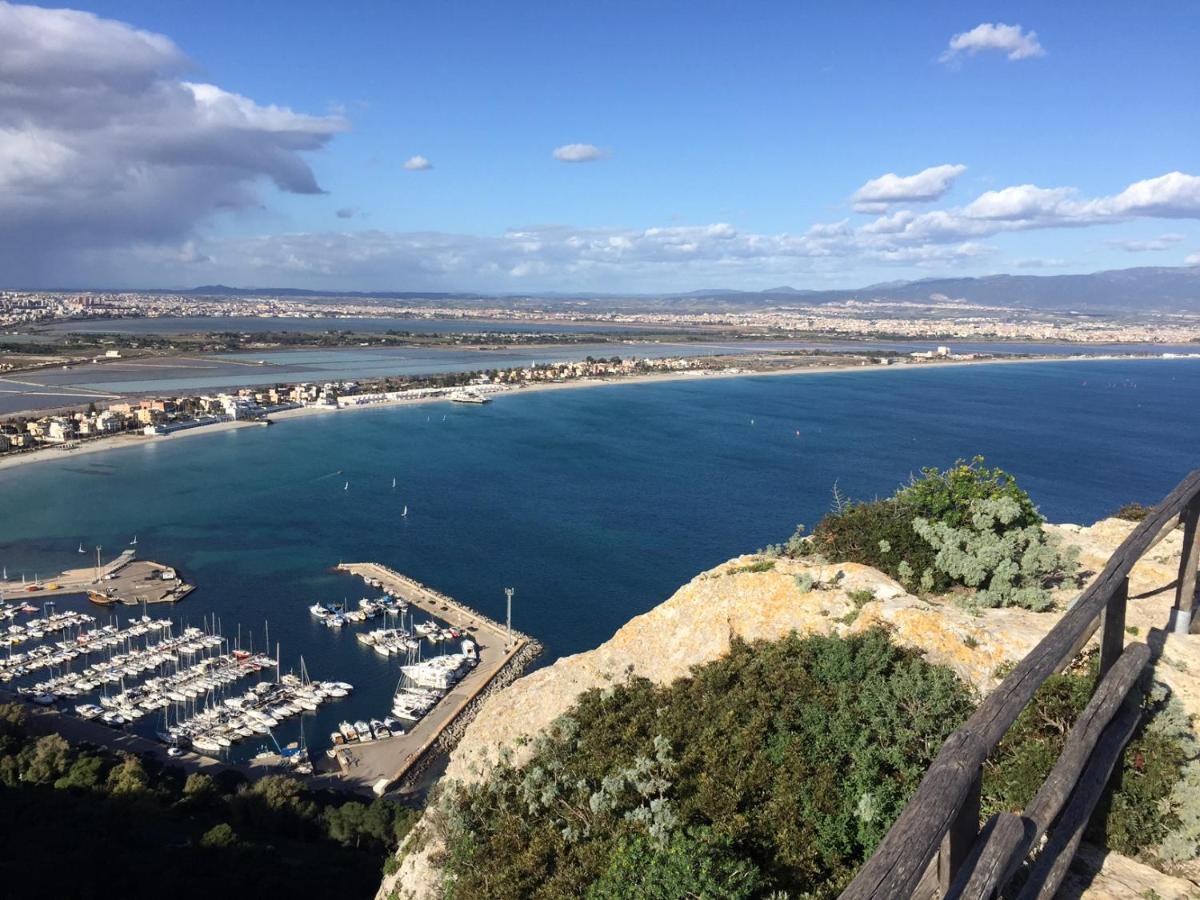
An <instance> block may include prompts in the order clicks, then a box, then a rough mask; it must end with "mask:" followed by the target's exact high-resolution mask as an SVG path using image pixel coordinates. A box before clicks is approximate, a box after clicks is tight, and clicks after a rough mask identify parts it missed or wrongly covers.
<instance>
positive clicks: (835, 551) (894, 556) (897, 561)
mask: <svg viewBox="0 0 1200 900" xmlns="http://www.w3.org/2000/svg"><path fill="white" fill-rule="evenodd" d="M915 517H916V512H915V511H914V510H913V509H912V508H910V507H908V506H906V505H905V504H903V503H901V502H900V501H899V500H898V499H896V498H892V499H888V500H874V501H869V502H866V503H852V504H848V505H846V506H844V507H843V508H842V509H841V510H839V511H835V512H831V513H829V514H828V515H827V516H825V517H824V518H823V519H821V521H820V522H818V523H817V527H816V528H814V529H813V535H812V540H811V541H810V542H808V543H807V544H806V545H805V546H806V548H807V549H808V550H809V551H810V552H813V553H816V554H818V555H820V556H821V557H823V558H825V559H828V560H834V561H837V562H856V563H862V564H863V565H865V566H871V568H873V569H878V570H879V571H880V572H883V573H884V574H885V575H890V576H891V577H892V578H895V579H896V580H897V581H901V582H907V583H908V584H909V586H910V587H915V585H914V584H913V583H912V573H914V572H926V571H929V572H933V571H934V564H935V558H936V556H937V554H936V552H935V551H934V549H933V547H932V546H930V545H929V543H928V542H927V541H925V540H924V539H923V538H922V537H921V536H920V535H918V534H917V533H916V531H914V530H913V527H912V523H913V519H914V518H915ZM933 578H934V580H933V582H932V584H931V585H930V590H937V591H945V590H948V589H949V588H950V586H951V585H952V581H951V580H950V578H949V577H947V576H945V575H940V576H939V575H937V574H936V573H934V575H933Z"/></svg>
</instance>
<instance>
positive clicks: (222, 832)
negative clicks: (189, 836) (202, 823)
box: [200, 822, 237, 849]
mask: <svg viewBox="0 0 1200 900" xmlns="http://www.w3.org/2000/svg"><path fill="white" fill-rule="evenodd" d="M236 843H237V833H236V832H235V831H234V830H233V826H231V825H229V824H228V823H227V822H222V823H221V824H219V825H214V826H213V827H212V828H210V829H208V831H206V832H204V834H203V835H202V836H201V837H200V846H201V847H208V848H210V849H214V848H215V849H219V848H223V847H232V846H233V845H234V844H236Z"/></svg>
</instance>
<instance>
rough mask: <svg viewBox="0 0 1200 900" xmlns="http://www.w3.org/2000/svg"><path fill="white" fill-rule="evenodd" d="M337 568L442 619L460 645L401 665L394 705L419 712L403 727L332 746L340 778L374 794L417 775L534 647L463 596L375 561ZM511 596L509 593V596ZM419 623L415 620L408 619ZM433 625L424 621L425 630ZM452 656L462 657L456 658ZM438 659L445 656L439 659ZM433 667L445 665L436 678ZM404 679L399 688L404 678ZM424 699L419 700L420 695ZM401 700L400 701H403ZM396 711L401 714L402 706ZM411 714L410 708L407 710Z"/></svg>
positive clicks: (529, 656) (519, 667)
mask: <svg viewBox="0 0 1200 900" xmlns="http://www.w3.org/2000/svg"><path fill="white" fill-rule="evenodd" d="M338 570H339V571H342V572H346V573H349V574H351V575H356V576H359V577H361V578H362V579H363V580H364V581H366V583H367V584H368V585H369V586H370V587H373V588H378V589H381V590H383V591H384V592H386V594H387V595H389V596H391V597H394V598H396V599H397V600H399V601H401V602H403V603H405V604H407V605H408V606H409V607H410V608H411V609H413V610H420V611H421V612H423V613H425V614H426V615H427V616H429V617H430V620H433V619H437V620H439V621H441V622H444V623H445V624H446V626H447V628H448V629H453V631H454V633H456V634H458V635H461V636H462V644H463V648H464V650H465V651H466V652H464V653H461V654H458V653H455V654H445V655H443V656H434V657H432V658H431V659H430V660H429V661H427V662H426V663H425V664H424V668H418V666H414V665H409V666H404V667H403V674H402V677H401V685H400V686H398V688H397V692H396V696H395V697H394V698H393V699H394V704H393V711H394V712H397V713H401V711H402V710H403V709H410V710H412V711H413V713H419V717H418V718H417V719H416V720H415V721H411V720H407V721H406V724H407V726H408V727H406V728H405V729H404V730H403V732H402V733H400V734H396V733H392V734H391V735H390V736H388V737H385V738H384V739H381V740H380V739H372V740H370V741H362V740H358V741H354V742H352V743H346V744H342V745H340V746H335V747H334V748H333V751H332V753H333V756H334V757H335V759H336V761H337V763H338V767H339V768H340V770H341V772H342V776H343V779H344V780H346V781H348V782H352V783H355V784H356V785H357V786H359V788H360V789H361V788H362V787H368V788H370V789H371V790H372V791H373V792H374V793H376V794H382V793H384V792H385V791H388V790H393V789H397V788H403V787H405V786H406V785H407V784H408V783H409V782H410V781H412V780H413V779H414V778H416V777H418V776H419V775H420V773H421V772H422V771H423V770H424V768H425V767H426V766H427V765H428V764H429V762H430V760H431V758H432V757H433V756H434V755H435V754H436V752H437V751H439V750H446V749H449V746H448V744H449V743H450V741H449V740H448V738H449V736H450V735H451V734H456V733H457V732H458V731H460V730H461V727H462V726H465V724H466V721H467V720H468V719H469V717H470V715H471V714H472V713H473V712H474V705H475V703H476V701H477V700H478V699H480V698H481V697H482V695H483V694H484V693H485V692H486V691H488V690H489V689H490V688H494V687H496V686H497V685H498V684H500V683H502V682H503V683H507V681H508V680H511V678H512V677H515V675H516V674H519V673H520V671H521V670H522V668H523V667H524V665H525V664H526V663H527V662H528V661H529V660H530V659H532V658H533V657H534V656H536V654H537V653H538V652H540V650H541V647H540V645H539V644H538V642H537V641H535V640H534V639H532V638H530V637H529V636H528V635H525V634H522V633H521V632H519V631H516V630H514V629H512V628H511V627H510V626H509V625H508V624H504V625H502V624H500V623H498V622H495V621H493V620H492V619H490V618H488V617H487V616H485V615H483V614H482V613H479V612H477V611H476V610H474V609H471V608H470V607H468V606H466V605H464V604H463V603H461V602H459V601H457V600H455V599H453V598H451V597H448V596H446V595H445V594H442V593H440V592H438V591H436V590H434V589H433V588H430V587H428V586H426V585H424V584H421V583H420V582H418V581H416V580H414V579H412V578H409V577H408V576H406V575H402V574H400V573H399V572H396V571H394V570H392V569H389V568H388V567H386V566H383V565H380V564H379V563H342V564H340V565H339V566H338ZM510 600H511V597H510ZM415 627H416V628H417V630H418V631H419V630H421V626H420V625H418V626H415ZM431 627H437V626H436V623H432V621H431V622H430V624H429V625H427V626H426V629H427V630H428V629H430V628H431ZM455 657H464V658H466V659H468V660H469V662H466V663H459V662H458V660H457V659H455ZM438 660H447V662H445V663H438V662H437V661H438ZM438 669H442V670H444V677H443V678H439V673H438V671H437V670H438ZM405 683H407V684H408V685H409V686H408V687H407V688H406V687H405V686H404V685H405ZM422 697H424V698H425V701H424V702H423V703H422V702H421V699H420V698H422ZM401 704H404V705H403V706H402V705H401ZM401 714H402V713H401ZM410 714H412V713H410Z"/></svg>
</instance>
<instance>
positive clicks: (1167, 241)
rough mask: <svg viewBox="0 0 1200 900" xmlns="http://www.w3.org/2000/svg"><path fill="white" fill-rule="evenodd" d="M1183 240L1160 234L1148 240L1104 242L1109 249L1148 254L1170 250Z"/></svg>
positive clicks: (1181, 236)
mask: <svg viewBox="0 0 1200 900" xmlns="http://www.w3.org/2000/svg"><path fill="white" fill-rule="evenodd" d="M1182 240H1183V235H1182V234H1162V235H1159V236H1158V237H1156V238H1149V239H1148V240H1139V239H1129V240H1111V241H1105V243H1106V244H1108V246H1110V247H1115V248H1116V249H1118V250H1125V251H1127V252H1129V253H1148V252H1154V251H1158V250H1170V249H1171V248H1173V247H1174V246H1175V245H1176V244H1178V243H1179V242H1180V241H1182Z"/></svg>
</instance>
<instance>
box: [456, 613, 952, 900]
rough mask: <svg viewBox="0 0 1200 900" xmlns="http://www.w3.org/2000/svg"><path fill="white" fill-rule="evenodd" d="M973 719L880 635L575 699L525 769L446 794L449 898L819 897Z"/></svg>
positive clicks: (762, 653) (509, 768)
mask: <svg viewBox="0 0 1200 900" xmlns="http://www.w3.org/2000/svg"><path fill="white" fill-rule="evenodd" d="M971 707H972V696H971V692H970V691H969V689H968V688H967V687H966V686H965V685H964V684H963V683H961V682H960V681H959V680H958V679H957V678H956V677H955V676H954V675H953V673H951V672H950V671H949V670H948V669H945V668H941V667H937V666H933V665H930V664H929V663H927V662H925V661H924V660H923V659H922V658H921V657H920V656H919V655H918V654H916V653H914V652H912V651H908V650H903V649H901V648H899V647H897V646H895V645H894V644H892V643H891V642H890V641H889V639H888V637H887V635H886V633H884V632H882V631H871V632H867V633H865V634H863V635H859V636H856V637H852V638H827V637H809V638H804V639H801V638H799V637H796V636H795V635H793V636H791V637H789V638H786V639H784V640H782V641H778V642H775V643H756V644H746V643H740V642H737V643H735V644H734V645H733V648H732V650H731V652H730V653H729V655H728V656H727V657H724V658H722V659H720V660H718V661H716V662H712V663H709V664H707V665H704V666H701V667H699V668H697V669H695V670H694V671H693V674H692V676H691V677H689V678H685V679H681V680H679V681H676V682H674V683H673V684H670V685H667V686H661V687H660V686H655V685H653V684H651V683H650V682H648V681H646V680H644V679H632V680H630V681H628V682H626V683H623V684H620V685H616V686H614V687H612V688H610V689H609V690H606V691H598V690H594V691H591V692H588V693H587V694H585V695H583V697H582V698H581V699H580V701H579V702H578V704H577V705H576V706H575V707H574V708H573V709H572V710H571V712H570V713H569V714H568V715H566V716H564V717H562V718H560V719H559V720H557V721H556V722H555V724H554V726H553V727H552V728H551V729H550V730H549V731H548V732H547V733H545V734H543V735H542V736H540V737H538V738H536V743H535V747H534V753H533V756H532V758H531V759H530V760H529V761H528V762H527V763H526V764H524V765H523V766H520V767H517V766H514V765H511V764H509V763H507V762H502V764H501V765H500V766H499V767H498V768H496V769H495V770H494V771H493V772H492V773H491V775H490V777H489V779H488V780H487V781H486V782H483V783H480V784H475V785H469V786H451V787H450V788H449V789H448V790H447V791H446V793H445V794H444V795H443V797H442V798H441V800H440V802H439V804H438V806H437V809H436V816H435V819H434V821H435V823H436V827H437V828H438V829H439V830H440V831H441V836H442V838H443V840H444V843H445V847H446V856H445V860H444V863H445V872H446V874H447V879H446V889H447V894H448V895H449V896H450V897H480V896H486V897H494V898H505V897H511V898H516V897H574V896H588V897H591V898H608V897H617V896H638V897H646V898H652V897H662V898H668V897H680V896H694V897H735V898H736V897H757V896H763V895H765V894H769V893H771V892H772V891H776V890H783V891H787V892H788V893H789V894H790V895H793V896H795V895H810V894H811V895H812V896H832V895H834V894H836V893H837V891H838V890H840V888H841V887H843V886H844V885H845V883H846V882H847V881H848V880H849V878H850V877H851V876H852V875H853V873H854V871H855V870H856V869H857V867H858V866H859V864H860V863H861V862H862V861H863V860H864V859H865V858H866V857H867V856H868V855H869V854H870V853H871V851H872V850H873V849H874V847H875V845H876V844H877V843H878V841H879V840H880V838H881V837H882V835H883V834H884V832H885V831H886V829H887V827H888V825H889V824H890V823H891V821H892V820H893V819H894V817H895V816H896V815H897V814H898V813H899V811H900V809H901V808H902V807H903V804H904V803H905V801H906V800H907V798H908V796H909V795H910V794H911V792H912V791H913V790H914V789H915V787H916V785H917V783H918V781H919V780H920V778H921V776H922V774H923V773H924V771H925V769H926V767H927V766H928V765H929V762H930V761H931V759H932V757H933V755H934V754H935V753H936V752H937V749H938V747H939V746H940V744H941V742H942V741H943V739H944V738H945V737H946V735H948V734H949V732H950V731H951V730H952V729H953V728H954V727H955V726H956V725H957V724H958V723H959V722H960V721H962V719H963V718H964V717H965V716H966V715H967V714H968V713H969V712H970V710H971ZM681 879H683V880H682V881H681ZM681 885H686V891H684V890H683V888H682V887H681Z"/></svg>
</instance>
